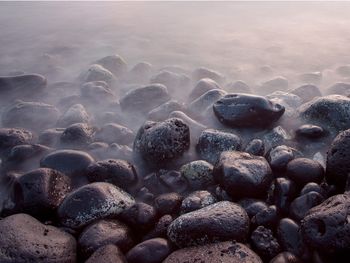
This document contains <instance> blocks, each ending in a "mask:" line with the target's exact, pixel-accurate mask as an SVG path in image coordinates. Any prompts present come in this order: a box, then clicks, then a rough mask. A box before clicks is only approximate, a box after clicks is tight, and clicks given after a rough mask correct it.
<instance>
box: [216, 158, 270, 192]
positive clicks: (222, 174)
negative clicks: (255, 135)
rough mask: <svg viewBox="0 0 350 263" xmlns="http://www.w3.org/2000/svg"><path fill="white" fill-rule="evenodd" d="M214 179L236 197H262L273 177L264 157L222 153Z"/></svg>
mask: <svg viewBox="0 0 350 263" xmlns="http://www.w3.org/2000/svg"><path fill="white" fill-rule="evenodd" d="M214 178H215V180H216V181H218V182H219V184H220V185H221V186H222V187H223V188H224V189H225V190H226V192H227V193H228V194H230V195H232V196H236V197H262V196H264V195H265V194H266V192H267V190H268V188H269V186H270V184H271V182H272V180H273V175H272V171H271V168H270V165H269V164H268V162H267V161H266V160H265V158H264V157H260V156H253V155H250V154H248V153H243V152H236V151H234V152H223V153H222V154H221V156H220V159H219V161H218V162H217V163H216V165H215V167H214Z"/></svg>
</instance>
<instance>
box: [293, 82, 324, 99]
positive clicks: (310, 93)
mask: <svg viewBox="0 0 350 263" xmlns="http://www.w3.org/2000/svg"><path fill="white" fill-rule="evenodd" d="M289 92H290V93H293V94H295V95H297V96H299V98H301V99H302V100H303V102H304V103H305V102H308V101H310V100H312V99H313V98H315V97H321V96H322V94H321V91H320V89H319V88H318V87H317V86H315V85H312V84H306V85H302V86H300V87H297V88H295V89H292V90H290V91H289Z"/></svg>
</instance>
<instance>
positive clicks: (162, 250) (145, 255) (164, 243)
mask: <svg viewBox="0 0 350 263" xmlns="http://www.w3.org/2000/svg"><path fill="white" fill-rule="evenodd" d="M171 251H172V245H171V244H170V242H169V241H168V240H166V239H164V238H153V239H149V240H146V241H143V242H141V243H139V244H137V245H136V246H135V247H133V248H132V249H130V250H129V252H128V253H127V255H126V258H127V260H128V263H140V262H142V263H158V262H162V261H163V260H164V259H165V258H166V257H167V256H168V255H169V254H170V253H171Z"/></svg>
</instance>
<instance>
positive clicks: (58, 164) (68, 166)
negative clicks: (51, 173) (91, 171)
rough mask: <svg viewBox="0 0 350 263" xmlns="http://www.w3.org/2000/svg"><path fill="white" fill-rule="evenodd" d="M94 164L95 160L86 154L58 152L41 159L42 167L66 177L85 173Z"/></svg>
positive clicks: (73, 151) (72, 151)
mask: <svg viewBox="0 0 350 263" xmlns="http://www.w3.org/2000/svg"><path fill="white" fill-rule="evenodd" d="M92 162H94V159H93V158H92V157H91V156H90V155H89V154H87V153H85V152H82V151H76V150H57V151H54V152H52V153H49V154H48V155H46V156H45V157H44V158H43V159H41V161H40V166H41V167H46V168H51V169H54V170H57V171H59V172H61V173H64V174H66V175H74V174H78V173H80V172H84V171H85V170H86V168H87V167H88V166H89V165H90V164H91V163H92Z"/></svg>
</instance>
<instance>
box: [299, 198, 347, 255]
mask: <svg viewBox="0 0 350 263" xmlns="http://www.w3.org/2000/svg"><path fill="white" fill-rule="evenodd" d="M349 211H350V196H349V195H343V194H341V195H335V196H332V197H330V198H328V199H327V200H326V201H324V202H323V203H321V204H319V205H318V206H315V207H313V208H312V209H310V210H309V211H308V213H307V214H306V216H305V217H304V218H303V220H302V221H301V233H302V235H303V238H304V240H305V242H306V243H307V245H309V246H310V247H312V248H314V249H317V250H318V251H327V252H329V253H331V252H334V251H339V250H344V249H347V250H348V249H349V248H350V234H349V233H350V223H349V216H350V212H349Z"/></svg>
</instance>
